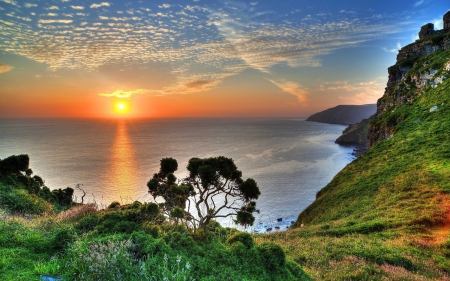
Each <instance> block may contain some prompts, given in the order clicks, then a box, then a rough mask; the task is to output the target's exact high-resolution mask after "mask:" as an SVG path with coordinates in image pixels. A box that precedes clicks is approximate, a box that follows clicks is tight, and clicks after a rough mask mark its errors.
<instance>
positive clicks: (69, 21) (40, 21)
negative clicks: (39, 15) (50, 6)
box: [38, 19, 73, 23]
mask: <svg viewBox="0 0 450 281" xmlns="http://www.w3.org/2000/svg"><path fill="white" fill-rule="evenodd" d="M38 22H39V23H73V20H44V19H40V20H39V21H38Z"/></svg>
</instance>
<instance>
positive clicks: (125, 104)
mask: <svg viewBox="0 0 450 281" xmlns="http://www.w3.org/2000/svg"><path fill="white" fill-rule="evenodd" d="M112 109H113V112H114V113H115V114H119V115H125V114H128V113H130V112H131V100H130V99H114V100H113V102H112Z"/></svg>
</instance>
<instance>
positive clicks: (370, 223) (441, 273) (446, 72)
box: [276, 13, 450, 280]
mask: <svg viewBox="0 0 450 281" xmlns="http://www.w3.org/2000/svg"><path fill="white" fill-rule="evenodd" d="M448 18H449V13H447V14H446V17H445V20H446V21H445V23H446V25H445V27H446V29H445V30H444V31H439V32H436V33H434V32H432V34H429V35H428V36H423V34H422V38H421V39H420V40H419V41H418V42H416V43H415V44H416V45H415V46H407V47H405V48H407V49H402V50H400V53H402V54H405V53H408V54H409V55H408V57H407V58H403V57H402V56H400V59H399V60H398V61H397V63H396V64H395V65H394V66H392V67H390V68H389V69H388V73H389V79H388V81H387V87H386V91H385V93H384V95H383V96H382V97H381V98H380V99H379V100H378V102H377V111H376V114H375V116H374V117H373V119H372V120H371V121H370V128H369V133H368V135H369V141H370V145H371V146H370V148H369V150H368V151H366V152H365V153H364V154H363V155H362V156H361V157H359V158H357V159H355V160H354V161H353V162H352V163H350V164H349V165H347V167H345V168H344V169H343V170H342V171H341V172H339V173H338V174H337V175H336V176H335V177H334V178H333V179H332V180H331V182H330V183H329V184H327V185H326V186H325V187H324V188H323V189H321V190H320V191H318V192H317V194H316V199H315V201H314V202H313V203H312V204H311V205H309V206H308V207H307V208H306V209H305V210H303V211H302V212H301V213H300V214H299V216H298V219H297V221H296V222H295V223H294V225H293V227H292V229H291V230H290V233H289V235H283V236H281V235H280V238H279V239H278V240H276V241H277V242H279V243H284V245H285V248H286V249H289V250H291V249H292V248H295V249H292V250H291V252H290V253H291V254H290V255H291V257H292V258H293V259H294V260H296V261H299V263H300V264H301V265H302V266H304V267H305V268H319V269H318V270H317V271H320V274H316V275H314V274H311V276H312V277H313V278H314V277H316V278H317V279H320V280H349V279H352V280H356V279H358V280H446V279H448V278H450V259H449V257H450V203H449V202H450V165H449V163H450V79H449V78H448V77H450V49H448V48H447V47H446V46H448V45H447V42H448V38H449V37H450V30H449V29H448V28H449V25H448V21H447V20H448ZM425 30H428V29H427V28H425ZM428 31H429V30H428ZM429 32H430V31H429ZM430 33H431V32H430ZM436 36H437V37H436ZM424 42H432V44H435V45H434V46H440V47H439V48H434V49H433V51H431V52H430V53H416V54H414V55H412V53H410V52H409V51H408V50H411V49H413V48H418V49H420V48H424V46H426V44H428V43H424ZM286 237H295V239H297V240H295V239H294V238H292V239H290V240H288V241H286V242H284V240H286V239H288V238H286ZM296 241H302V243H298V244H301V245H298V246H292V245H294V243H296ZM303 241H304V242H303ZM295 245H296V244H295ZM330 267H331V269H330ZM322 269H323V270H322ZM328 271H331V272H332V274H330V275H327V272H328ZM341 271H344V272H345V274H342V275H341V277H336V275H337V274H339V273H340V272H341ZM349 275H351V276H352V277H351V278H349V277H348V276H349Z"/></svg>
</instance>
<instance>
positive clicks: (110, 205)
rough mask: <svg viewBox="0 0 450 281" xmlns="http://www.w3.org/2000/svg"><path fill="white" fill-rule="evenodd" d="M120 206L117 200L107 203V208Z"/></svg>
mask: <svg viewBox="0 0 450 281" xmlns="http://www.w3.org/2000/svg"><path fill="white" fill-rule="evenodd" d="M119 206H120V203H119V201H113V202H111V204H109V205H108V209H114V208H117V207H119Z"/></svg>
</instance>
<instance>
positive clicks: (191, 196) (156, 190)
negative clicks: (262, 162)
mask: <svg viewBox="0 0 450 281" xmlns="http://www.w3.org/2000/svg"><path fill="white" fill-rule="evenodd" d="M177 168H178V164H176V160H175V159H173V158H164V159H162V160H161V169H160V171H159V173H157V174H154V176H153V178H152V179H151V180H150V181H149V182H148V183H147V186H148V188H149V193H150V194H152V195H153V197H154V199H156V197H162V198H163V199H164V200H165V202H164V208H165V210H166V211H167V213H168V214H171V215H172V217H175V218H177V219H183V220H184V221H186V222H187V221H190V222H193V223H194V227H195V226H197V225H198V226H199V227H200V228H203V227H205V226H206V225H207V224H208V223H209V222H210V221H211V220H213V219H216V218H225V217H230V216H235V222H236V223H238V224H241V225H244V226H247V225H253V222H254V221H255V217H254V216H253V213H254V212H257V210H256V202H255V200H256V199H258V197H259V195H260V194H261V193H260V191H259V187H258V185H257V184H256V182H255V180H253V179H250V178H249V179H247V180H245V181H244V180H242V172H241V171H239V170H238V169H237V167H236V165H235V164H234V161H233V159H231V158H226V157H223V156H220V157H214V158H205V159H200V158H191V159H190V160H189V164H188V166H187V170H188V171H189V176H188V177H187V178H185V179H183V180H181V181H180V182H181V183H179V184H178V183H175V181H176V178H175V176H174V175H173V172H175V171H176V170H177ZM191 203H192V205H193V206H192V207H193V208H194V210H195V211H196V216H194V215H193V214H192V213H191Z"/></svg>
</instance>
